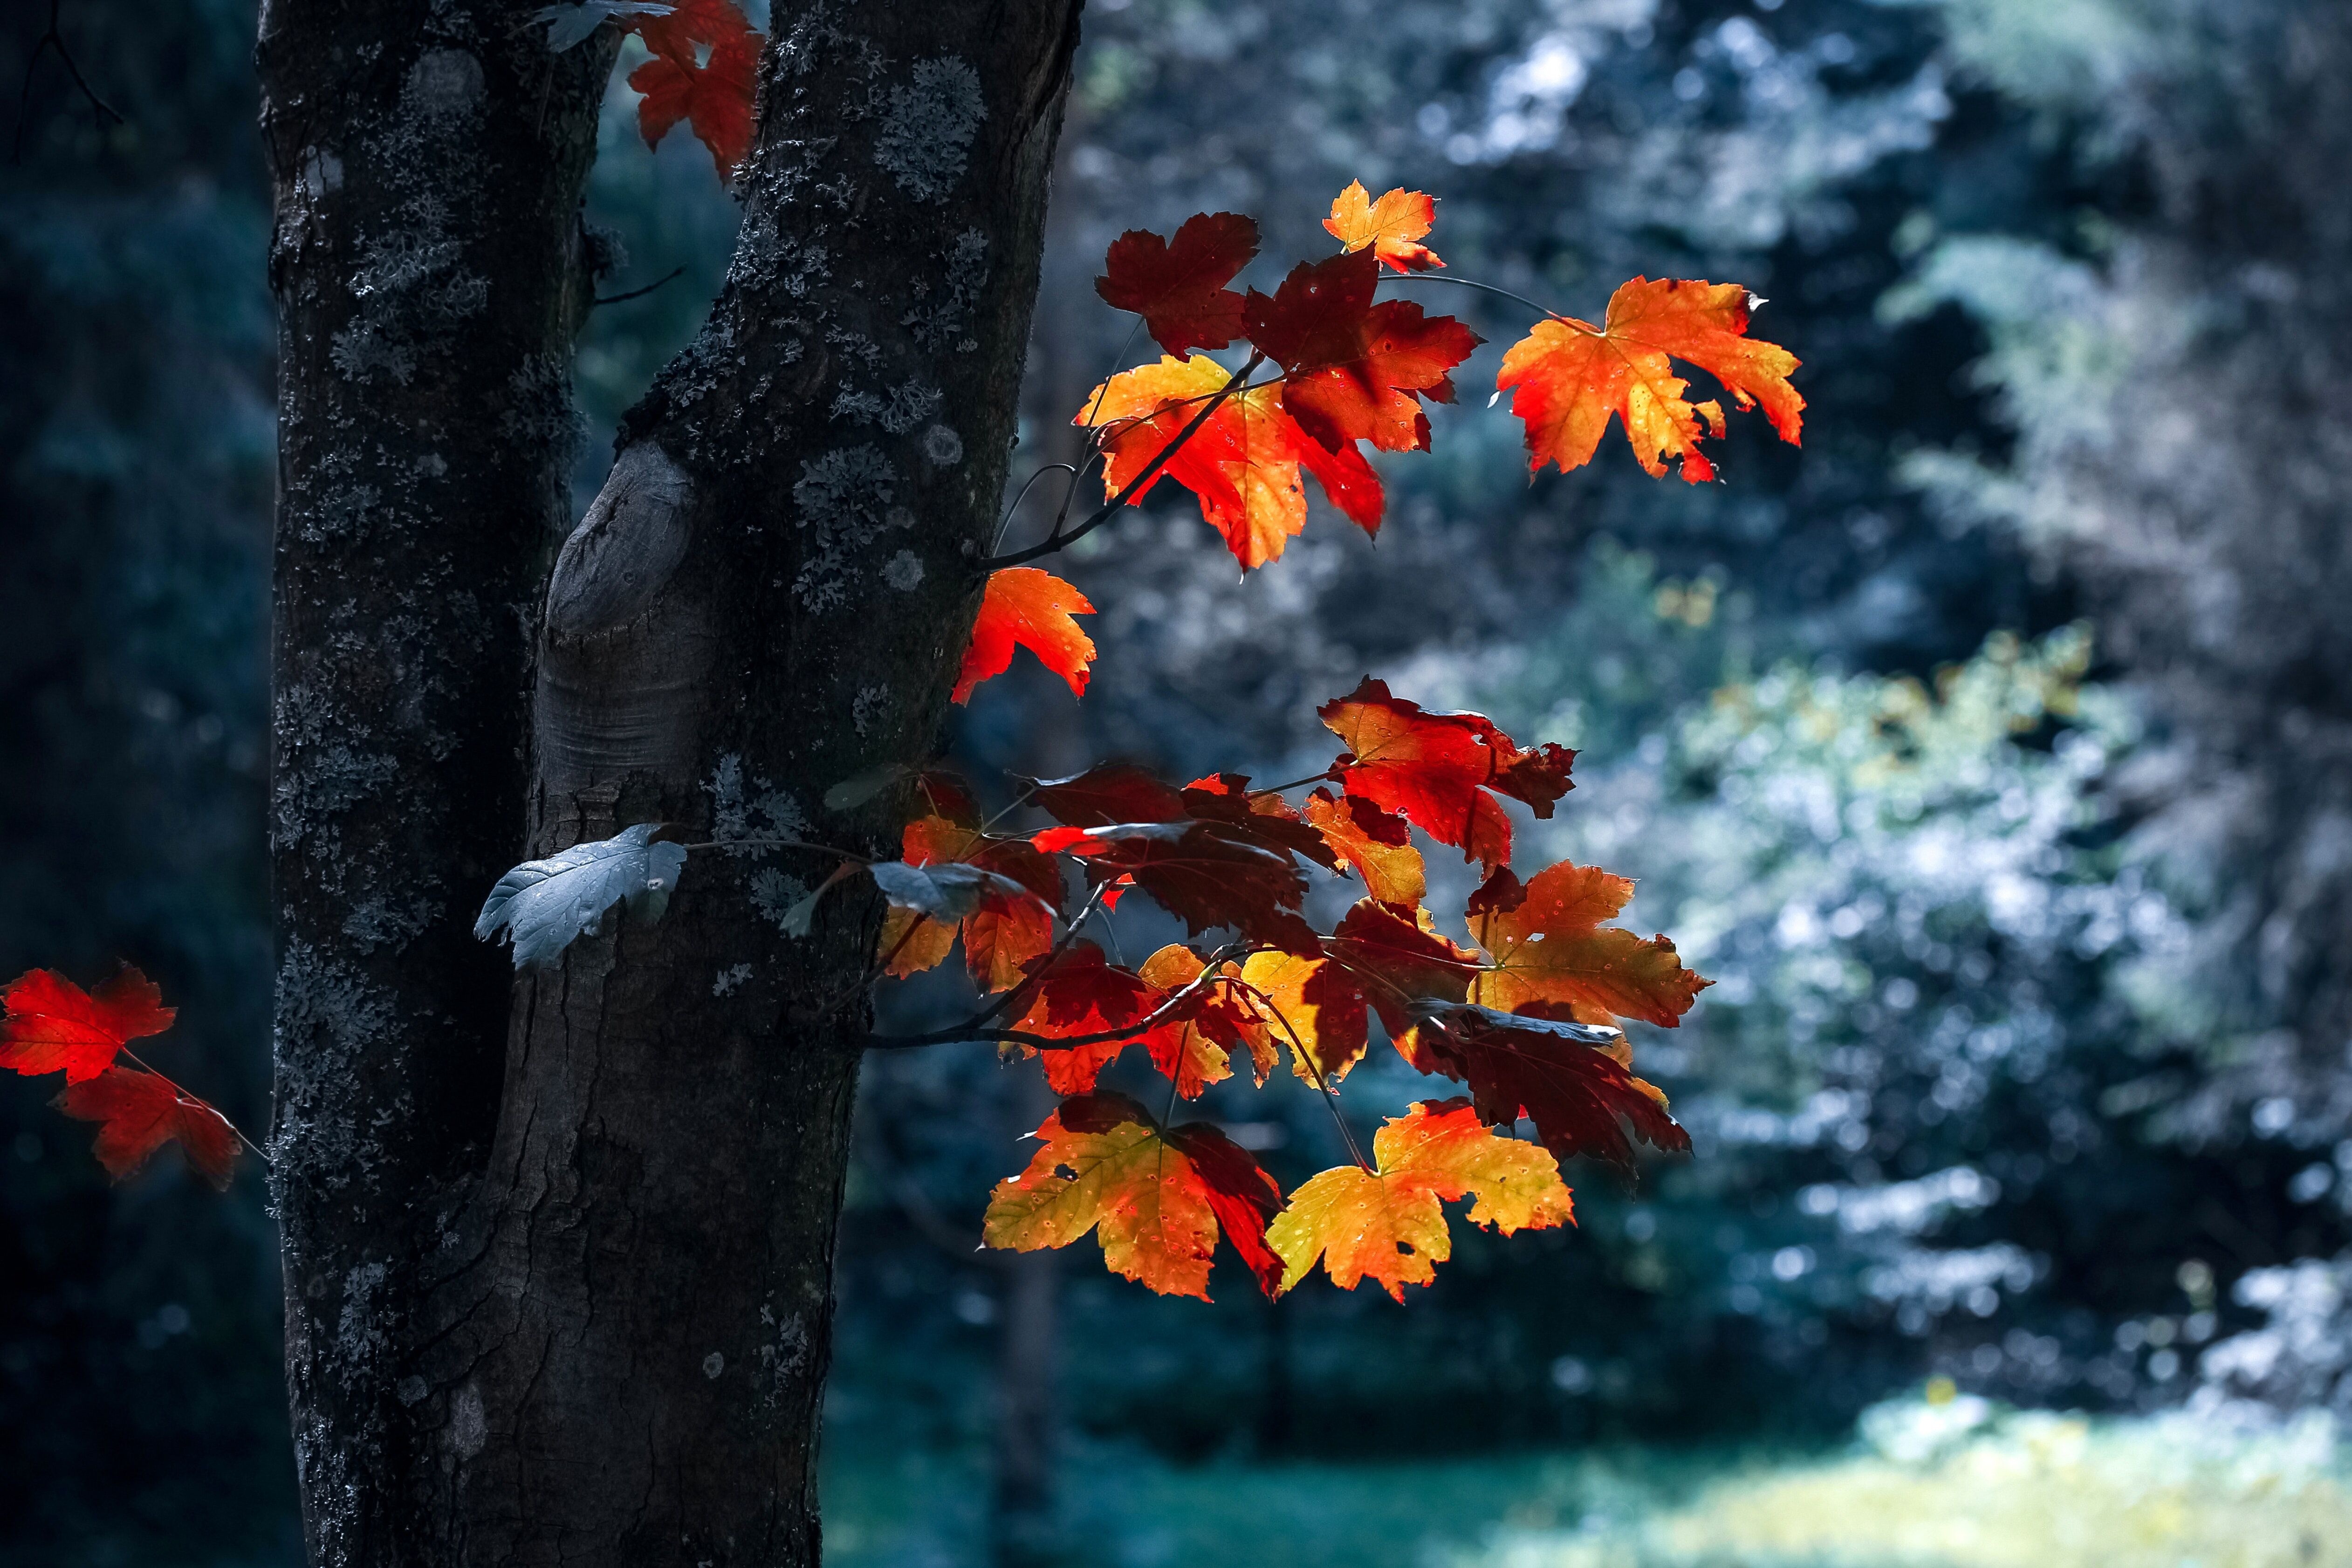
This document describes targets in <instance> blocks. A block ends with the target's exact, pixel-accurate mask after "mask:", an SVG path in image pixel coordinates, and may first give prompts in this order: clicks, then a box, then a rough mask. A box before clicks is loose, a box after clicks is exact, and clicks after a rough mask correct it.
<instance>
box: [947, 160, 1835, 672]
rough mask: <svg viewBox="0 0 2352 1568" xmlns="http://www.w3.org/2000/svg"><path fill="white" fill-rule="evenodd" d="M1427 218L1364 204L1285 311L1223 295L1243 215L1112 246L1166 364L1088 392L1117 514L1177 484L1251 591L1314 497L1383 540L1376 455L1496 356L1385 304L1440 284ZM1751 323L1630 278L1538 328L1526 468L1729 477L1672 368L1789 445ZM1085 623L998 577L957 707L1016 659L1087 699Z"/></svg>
mask: <svg viewBox="0 0 2352 1568" xmlns="http://www.w3.org/2000/svg"><path fill="white" fill-rule="evenodd" d="M1435 212H1436V204H1435V203H1434V202H1433V199H1432V198H1431V197H1430V196H1429V195H1428V194H1426V193H1423V192H1420V191H1407V190H1392V191H1390V192H1388V193H1386V194H1384V195H1382V196H1381V197H1380V198H1379V199H1378V200H1374V199H1373V198H1372V197H1371V195H1370V193H1369V192H1367V191H1366V190H1365V189H1364V187H1363V185H1362V184H1361V183H1352V184H1350V185H1349V187H1348V188H1347V189H1346V190H1345V191H1343V192H1341V193H1339V198H1338V199H1337V200H1335V201H1334V202H1333V203H1332V204H1331V211H1330V215H1329V216H1328V217H1327V218H1325V219H1324V222H1323V226H1324V228H1325V229H1326V230H1328V232H1329V233H1330V234H1331V235H1332V236H1333V237H1334V238H1335V239H1337V240H1338V241H1339V246H1340V249H1339V253H1338V254H1337V255H1334V256H1327V257H1325V258H1323V259H1322V260H1319V261H1304V262H1300V263H1299V264H1298V265H1297V266H1296V267H1292V268H1291V270H1290V272H1289V274H1288V276H1287V277H1285V278H1284V279H1283V280H1282V283H1281V285H1280V286H1279V287H1277V288H1276V290H1275V292H1274V293H1273V294H1272V295H1266V294H1263V293H1260V292H1259V291H1258V290H1256V289H1255V288H1253V289H1250V290H1248V291H1247V292H1241V291H1237V290H1235V289H1234V288H1233V287H1231V285H1232V284H1233V282H1234V279H1235V278H1237V277H1239V276H1240V275H1241V272H1242V269H1243V268H1244V267H1247V266H1248V265H1249V263H1250V262H1251V261H1252V260H1253V259H1254V258H1255V256H1256V255H1257V251H1258V243H1259V237H1258V226H1257V224H1256V222H1255V220H1253V219H1251V218H1247V217H1244V216H1241V215H1240V214H1234V213H1200V214H1194V215H1193V216H1192V217H1191V218H1188V219H1186V220H1185V221H1184V223H1183V225H1181V227H1179V228H1178V229H1177V230H1176V232H1175V235H1173V236H1172V237H1168V238H1163V237H1162V236H1160V235H1157V234H1153V233H1151V232H1150V231H1148V230H1143V229H1135V230H1130V231H1129V232H1128V233H1126V234H1123V235H1119V237H1118V239H1117V240H1115V241H1113V242H1112V244H1111V246H1110V250H1109V253H1108V256H1106V257H1105V263H1104V270H1103V275H1102V277H1099V278H1098V279H1097V281H1096V284H1095V287H1096V290H1097V293H1099V294H1100V295H1101V296H1102V298H1103V299H1104V300H1105V301H1106V302H1108V304H1110V305H1112V306H1114V307H1116V308H1118V309H1121V310H1126V311H1129V312H1132V313H1133V314H1134V315H1135V316H1136V317H1138V318H1139V320H1140V322H1141V325H1142V328H1143V329H1144V330H1145V331H1146V332H1147V333H1149V334H1150V336H1151V338H1152V339H1153V340H1155V341H1156V342H1157V343H1158V344H1159V345H1160V348H1161V349H1162V350H1165V352H1164V353H1163V354H1162V355H1161V357H1160V361H1158V362H1157V363H1156V364H1149V365H1139V366H1137V367H1135V368H1134V369H1132V370H1126V371H1119V372H1118V373H1117V374H1116V375H1113V376H1112V377H1110V378H1109V379H1108V381H1106V382H1103V383H1102V384H1101V385H1100V386H1098V387H1097V388H1095V389H1094V391H1093V392H1091V393H1089V394H1088V396H1087V401H1086V403H1085V405H1084V406H1083V407H1081V408H1080V409H1079V410H1078V413H1077V415H1076V419H1075V421H1074V422H1073V423H1076V424H1078V425H1080V426H1083V427H1085V428H1086V429H1087V430H1088V431H1089V432H1090V434H1091V438H1092V444H1093V448H1094V458H1093V460H1095V461H1099V463H1100V465H1101V467H1102V483H1103V493H1104V497H1105V501H1106V504H1107V505H1108V506H1118V505H1121V504H1124V505H1129V506H1139V505H1141V504H1142V502H1143V499H1144V497H1147V496H1149V495H1150V493H1151V492H1152V490H1153V489H1154V488H1155V487H1156V486H1158V485H1159V483H1160V480H1162V479H1169V480H1172V481H1173V482H1174V483H1175V484H1177V485H1179V486H1182V487H1183V488H1184V489H1186V490H1189V491H1191V492H1192V496H1193V497H1194V498H1195V499H1196V500H1197V501H1198V503H1199V505H1200V508H1201V516H1202V518H1203V519H1204V520H1205V521H1206V522H1207V523H1208V524H1209V526H1210V527H1211V528H1214V529H1215V530H1216V531H1217V533H1218V534H1219V535H1220V536H1221V537H1222V538H1223V539H1224V541H1225V545H1226V548H1227V549H1230V550H1231V551H1232V552H1233V555H1234V559H1235V560H1237V561H1239V562H1240V563H1241V565H1242V569H1243V570H1244V571H1246V570H1254V569H1255V568H1257V567H1261V566H1264V565H1265V563H1266V562H1268V561H1270V560H1273V559H1276V558H1277V557H1279V556H1280V555H1281V554H1282V552H1283V549H1284V548H1285V547H1286V545H1287V544H1288V543H1289V541H1290V540H1291V539H1292V538H1296V537H1297V535H1298V534H1299V533H1300V532H1301V531H1302V530H1303V529H1304V528H1306V525H1307V479H1308V478H1310V477H1311V478H1312V479H1313V480H1314V481H1315V485H1316V487H1317V488H1318V489H1320V490H1321V492H1322V493H1323V495H1324V497H1325V498H1326V499H1327V500H1328V501H1329V502H1330V504H1331V505H1332V506H1333V507H1335V508H1336V509H1338V511H1339V513H1340V514H1341V515H1342V516H1344V517H1347V518H1348V519H1349V521H1350V522H1353V523H1354V524H1356V526H1357V527H1359V528H1362V529H1363V530H1364V532H1365V533H1366V534H1367V535H1371V536H1374V537H1377V536H1378V534H1379V532H1380V527H1381V517H1383V515H1384V514H1385V512H1386V510H1387V505H1388V498H1387V494H1386V491H1385V489H1384V487H1383V486H1382V485H1381V477H1380V475H1379V474H1378V473H1377V472H1376V471H1375V470H1374V469H1373V467H1372V465H1371V464H1370V462H1369V461H1368V460H1367V456H1366V452H1367V449H1368V448H1369V449H1370V451H1374V452H1390V453H1394V452H1411V451H1427V450H1428V449H1429V445H1430V425H1429V415H1428V411H1427V408H1426V406H1425V404H1427V403H1430V402H1453V401H1454V381H1453V373H1454V370H1455V368H1456V367H1458V366H1459V365H1460V364H1461V363H1462V362H1463V361H1465V360H1466V359H1467V358H1469V356H1470V353H1471V350H1474V349H1475V348H1476V347H1477V346H1478V345H1479V343H1480V342H1482V341H1483V340H1482V339H1481V338H1480V337H1479V336H1478V334H1477V333H1475V332H1474V331H1472V330H1471V329H1469V328H1468V327H1466V326H1465V325H1464V324H1463V323H1462V322H1460V321H1458V320H1456V319H1454V318H1453V317H1451V316H1432V315H1429V314H1428V313H1426V312H1425V311H1424V310H1423V308H1422V307H1421V306H1420V305H1419V304H1418V303H1416V302H1414V301H1412V300H1409V299H1394V298H1388V299H1383V298H1378V297H1377V290H1378V287H1379V286H1380V284H1381V280H1382V278H1383V277H1384V276H1394V277H1412V276H1416V275H1418V276H1426V275H1428V274H1430V273H1432V272H1434V271H1436V270H1438V269H1441V268H1443V267H1444V266H1445V263H1444V261H1443V260H1442V259H1440V258H1439V256H1437V254H1436V253H1435V252H1434V251H1433V250H1431V249H1430V248H1429V246H1427V245H1426V244H1424V243H1423V241H1424V240H1425V239H1426V238H1427V236H1428V235H1429V233H1430V230H1431V228H1432V227H1433V224H1434V221H1435ZM1753 303H1754V301H1752V300H1751V298H1749V296H1748V290H1747V289H1745V288H1743V287H1740V286H1739V285H1738V284H1730V283H1721V284H1718V283H1706V282H1696V281H1688V280H1678V279H1671V278H1660V279H1656V280H1652V279H1649V278H1645V277H1636V278H1634V279H1633V280H1632V281H1631V282H1628V283H1626V284H1625V285H1623V286H1622V287H1620V288H1619V289H1618V290H1617V291H1616V293H1615V294H1614V295H1612V297H1611V298H1610V300H1609V308H1608V310H1607V312H1606V313H1605V315H1604V317H1603V319H1602V322H1601V325H1600V326H1597V327H1596V326H1594V325H1592V324H1591V322H1587V321H1580V320H1577V319H1574V318H1572V317H1566V316H1548V317H1546V318H1545V319H1542V320H1539V321H1538V322H1537V323H1536V324H1535V326H1534V327H1533V329H1530V330H1529V332H1528V335H1527V336H1526V337H1524V338H1522V339H1521V340H1519V341H1518V342H1517V343H1515V344H1514V345H1512V347H1511V348H1510V350H1508V351H1507V352H1506V353H1505V354H1504V356H1503V363H1502V368H1501V371H1500V372H1499V374H1498V375H1497V377H1496V397H1497V398H1499V397H1501V396H1503V395H1505V394H1508V395H1509V397H1510V399H1511V404H1510V408H1511V413H1513V414H1514V415H1516V416H1517V418H1518V419H1519V421H1520V423H1522V424H1523V425H1524V426H1525V429H1526V438H1527V449H1528V466H1529V468H1530V470H1531V471H1540V470H1542V469H1543V468H1544V467H1546V466H1547V465H1554V466H1557V467H1559V468H1560V469H1562V470H1567V469H1571V468H1576V467H1579V466H1580V465H1583V464H1585V463H1588V462H1590V461H1591V458H1592V455H1593V454H1594V453H1595V452H1596V451H1597V450H1598V449H1599V447H1600V444H1601V436H1602V434H1605V433H1606V431H1607V429H1608V427H1609V423H1610V421H1611V420H1612V419H1615V420H1617V421H1619V422H1620V423H1622V425H1623V426H1624V429H1625V433H1626V436H1627V439H1628V440H1629V441H1630V442H1631V443H1632V444H1633V454H1634V456H1635V457H1636V458H1637V459H1638V460H1639V461H1640V462H1641V464H1642V465H1643V468H1644V469H1645V470H1646V471H1647V472H1648V473H1649V474H1651V475H1652V476H1654V477H1655V476H1664V473H1665V471H1666V469H1665V465H1666V463H1667V461H1668V460H1669V459H1675V460H1678V461H1679V463H1680V465H1681V473H1682V476H1683V477H1684V478H1685V480H1688V481H1690V482H1692V483H1694V484H1695V483H1697V482H1699V481H1701V480H1705V479H1711V478H1713V477H1715V467H1714V465H1713V464H1712V463H1711V462H1709V461H1708V459H1707V457H1706V455H1705V454H1704V453H1703V452H1702V451H1701V445H1702V443H1703V442H1704V441H1705V440H1706V438H1707V437H1708V436H1709V435H1710V434H1713V435H1720V434H1723V432H1724V428H1725V421H1724V413H1723V406H1722V404H1721V402H1718V401H1717V400H1714V399H1706V400H1702V401H1700V402H1691V401H1690V400H1689V398H1688V397H1687V396H1686V395H1685V394H1686V393H1688V392H1690V390H1691V387H1690V383H1689V382H1687V381H1686V380H1685V379H1684V378H1683V377H1681V376H1678V375H1676V374H1675V370H1674V361H1676V360H1680V361H1685V362H1687V363H1689V364H1692V365H1696V366H1698V367H1699V368H1701V369H1703V370H1705V371H1707V372H1708V373H1710V374H1711V375H1713V376H1714V377H1715V378H1716V379H1717V381H1719V382H1721V383H1722V384H1723V386H1724V387H1725V389H1726V390H1727V391H1728V392H1730V394H1731V396H1732V399H1733V401H1734V402H1736V403H1737V404H1738V406H1739V407H1741V408H1755V407H1761V408H1762V409H1763V411H1764V413H1765V414H1766V416H1767V417H1768V418H1769V420H1770V421H1771V423H1772V426H1773V428H1774V429H1775V430H1777V431H1778V432H1779V433H1780V436H1781V437H1782V439H1784V440H1786V441H1789V442H1790V443H1792V444H1793V443H1795V442H1796V441H1797V440H1798V439H1799V437H1800V435H1801V432H1802V427H1803V411H1804V406H1805V404H1804V399H1803V398H1802V397H1801V396H1800V395H1799V394H1798V392H1797V390H1796V389H1795V388H1794V387H1793V386H1791V385H1790V382H1789V375H1790V372H1791V371H1794V370H1795V369H1796V368H1797V359H1796V356H1794V355H1793V354H1790V352H1789V351H1788V350H1785V349H1783V348H1780V346H1779V345H1777V344H1773V343H1768V342H1764V341H1761V340H1757V339H1753V338H1750V337H1748V335H1747V332H1748V313H1749V310H1750V308H1751V306H1752V304H1753ZM1236 345H1240V346H1242V347H1245V348H1246V349H1247V350H1249V357H1248V359H1247V361H1246V362H1245V363H1244V365H1243V366H1242V367H1241V368H1240V369H1239V370H1237V371H1236V370H1228V369H1227V368H1226V367H1225V366H1223V365H1222V364H1220V363H1219V362H1218V361H1215V360H1213V359H1211V358H1210V357H1209V356H1208V355H1207V354H1206V353H1203V352H1201V351H1200V350H1224V349H1230V348H1234V346H1236ZM1269 366H1270V367H1271V369H1270V370H1269V371H1267V373H1266V374H1265V375H1264V376H1263V377H1260V376H1259V375H1258V374H1257V372H1258V371H1260V370H1261V368H1262V367H1269ZM1092 609H1093V606H1092V605H1091V604H1089V603H1088V602H1087V600H1086V598H1085V596H1084V595H1083V594H1081V593H1080V592H1079V591H1077V590H1076V588H1074V587H1072V586H1071V585H1070V584H1069V583H1067V582H1065V581H1063V580H1061V579H1059V578H1057V577H1055V576H1054V575H1053V574H1051V573H1050V572H1046V571H1044V570H1039V569H1037V568H1034V567H1029V566H1020V565H1009V566H1006V567H1004V568H1003V569H1002V570H998V571H996V572H994V573H992V574H991V576H990V578H989V580H988V583H987V587H986V591H985V594H984V597H983V599H982V606H981V612H980V619H979V622H978V626H977V629H976V630H975V632H974V634H973V639H972V643H971V648H970V651H969V652H968V653H967V654H966V656H965V660H964V666H963V670H962V672H961V675H960V676H959V679H958V681H957V685H956V693H955V697H956V700H957V701H958V702H961V701H963V700H965V698H967V697H968V696H970V695H971V689H972V687H973V686H974V685H977V684H978V683H979V682H980V681H982V680H985V679H987V678H988V677H989V676H991V675H995V674H1002V673H1003V671H1004V670H1005V669H1006V668H1007V667H1009V665H1010V664H1011V661H1012V654H1013V648H1014V647H1015V646H1016V645H1017V646H1024V647H1027V648H1029V649H1030V650H1031V651H1032V652H1034V653H1036V655H1037V656H1038V658H1039V659H1040V660H1041V661H1043V662H1044V663H1045V665H1046V666H1047V667H1048V668H1049V669H1052V670H1054V671H1055V672H1056V673H1058V674H1061V675H1062V677H1063V678H1064V679H1065V680H1066V681H1067V682H1068V683H1069V685H1070V689H1071V690H1072V691H1073V692H1076V693H1080V694H1083V693H1084V692H1085V689H1086V676H1087V667H1088V664H1090V662H1091V660H1092V659H1093V657H1094V652H1095V649H1094V644H1093V643H1092V642H1091V641H1090V640H1089V639H1088V638H1087V635H1086V633H1085V632H1083V631H1082V630H1080V628H1079V627H1078V624H1077V622H1076V621H1075V620H1074V619H1073V617H1074V616H1076V615H1080V614H1085V613H1087V612H1090V611H1091V610H1092Z"/></svg>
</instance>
